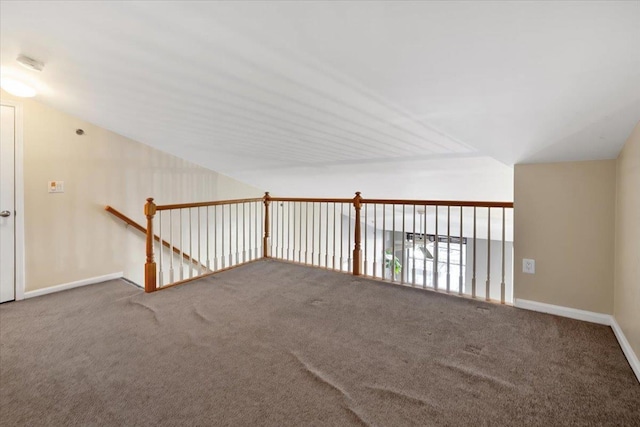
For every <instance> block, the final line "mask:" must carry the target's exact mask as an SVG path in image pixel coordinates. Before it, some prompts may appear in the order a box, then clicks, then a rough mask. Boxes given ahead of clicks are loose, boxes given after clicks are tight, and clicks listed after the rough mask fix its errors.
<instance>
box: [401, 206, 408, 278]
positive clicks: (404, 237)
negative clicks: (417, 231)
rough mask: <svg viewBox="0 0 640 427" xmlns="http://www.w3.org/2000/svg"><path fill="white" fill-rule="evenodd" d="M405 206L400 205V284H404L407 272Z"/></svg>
mask: <svg viewBox="0 0 640 427" xmlns="http://www.w3.org/2000/svg"><path fill="white" fill-rule="evenodd" d="M406 206H407V205H405V204H403V205H402V258H401V259H402V268H401V270H400V284H404V282H405V280H404V276H405V272H406V271H407V259H406V258H407V257H406V248H405V242H406V241H407V233H406V232H405V227H404V225H405V218H406V216H407V213H406Z"/></svg>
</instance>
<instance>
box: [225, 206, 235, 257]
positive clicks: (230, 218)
mask: <svg viewBox="0 0 640 427" xmlns="http://www.w3.org/2000/svg"><path fill="white" fill-rule="evenodd" d="M227 206H229V267H231V266H232V265H233V214H232V213H231V205H230V204H229V205H227ZM236 231H237V230H236Z"/></svg>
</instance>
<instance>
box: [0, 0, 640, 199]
mask: <svg viewBox="0 0 640 427" xmlns="http://www.w3.org/2000/svg"><path fill="white" fill-rule="evenodd" d="M0 14H1V26H0V35H1V39H0V47H1V65H2V76H3V77H5V76H13V77H19V78H21V79H23V80H26V81H30V82H31V83H32V84H34V85H36V86H37V87H38V88H39V90H40V92H39V95H38V96H37V99H38V100H39V101H41V102H43V103H45V104H48V105H51V106H53V107H56V108H59V109H61V110H63V111H66V112H68V113H71V114H73V115H76V116H78V117H80V118H82V119H85V120H88V121H90V122H93V123H95V124H97V125H100V126H103V127H105V128H108V129H110V130H113V131H115V132H118V133H120V134H122V135H125V136H128V137H130V138H133V139H135V140H138V141H140V142H143V143H145V144H148V145H151V146H154V147H157V148H159V149H162V150H165V151H167V152H170V153H173V154H175V155H178V156H180V157H183V158H185V159H188V160H191V161H194V162H196V163H198V164H201V165H203V166H206V167H209V168H211V169H214V170H217V171H220V172H223V173H225V174H228V175H230V176H232V177H234V178H237V179H240V180H242V181H245V182H247V183H249V184H253V185H255V186H258V187H261V188H264V189H268V190H270V191H272V193H275V194H281V195H292V196H336V197H348V196H350V195H351V194H352V193H353V191H356V190H360V191H362V192H363V194H364V195H365V196H369V197H374V196H375V197H408V198H431V199H476V200H481V199H484V200H510V199H512V189H513V182H512V176H513V173H512V169H513V168H512V167H513V165H514V164H515V163H519V162H551V161H568V160H588V159H607V158H615V157H616V156H617V154H618V152H619V151H620V148H621V147H622V145H623V143H624V141H625V139H626V137H627V136H628V135H629V133H630V132H631V129H632V128H633V126H634V125H635V123H636V122H637V121H638V119H640V25H638V22H640V2H526V3H524V2H461V3H457V2H371V3H368V2H104V3H102V2H42V3H40V2H2V3H0ZM20 53H22V54H26V55H28V56H31V57H34V58H36V59H38V60H40V61H43V62H44V63H45V64H46V65H45V69H44V71H43V72H42V73H38V74H36V73H34V72H32V71H28V70H25V69H23V68H21V67H20V66H19V65H18V64H17V62H16V61H15V60H16V57H17V56H18V54H20Z"/></svg>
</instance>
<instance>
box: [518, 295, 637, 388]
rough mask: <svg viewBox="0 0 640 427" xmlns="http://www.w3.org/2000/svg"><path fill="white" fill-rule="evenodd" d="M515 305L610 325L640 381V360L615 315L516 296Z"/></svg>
mask: <svg viewBox="0 0 640 427" xmlns="http://www.w3.org/2000/svg"><path fill="white" fill-rule="evenodd" d="M513 305H514V306H515V307H518V308H523V309H525V310H532V311H538V312H541V313H548V314H555V315H556V316H562V317H568V318H570V319H576V320H583V321H585V322H591V323H597V324H599V325H606V326H610V327H611V329H613V333H614V334H615V336H616V339H617V340H618V344H620V347H621V348H622V352H623V353H624V355H625V357H626V358H627V361H628V362H629V365H631V369H632V370H633V373H634V374H636V378H637V379H638V382H640V360H638V356H637V355H636V353H635V352H634V351H633V349H632V348H631V344H629V341H628V340H627V337H625V335H624V332H622V329H621V328H620V325H618V322H617V321H616V319H615V317H613V316H612V315H610V314H603V313H595V312H593V311H586V310H578V309H577V308H570V307H562V306H560V305H553V304H545V303H543V302H537V301H529V300H524V299H519V298H516V299H515V300H514V303H513Z"/></svg>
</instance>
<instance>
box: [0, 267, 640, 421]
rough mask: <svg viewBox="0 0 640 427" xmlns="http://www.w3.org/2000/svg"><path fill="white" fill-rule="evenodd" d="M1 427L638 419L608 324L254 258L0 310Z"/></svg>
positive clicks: (637, 399) (628, 374) (637, 403)
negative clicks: (201, 274) (163, 280)
mask: <svg viewBox="0 0 640 427" xmlns="http://www.w3.org/2000/svg"><path fill="white" fill-rule="evenodd" d="M0 424H1V425H3V426H5V425H6V426H15V425H28V426H39V425H47V426H64V425H82V426H92V425H96V426H97V425H122V426H160V425H162V426H164V425H167V426H191V425H193V426H196V425H198V426H209V425H210V426H227V425H229V426H231V425H234V426H248V425H268V426H303V425H304V426H306V425H314V426H321V425H322V426H343V425H344V426H348V425H371V426H410V425H416V426H503V425H504V426H506V425H510V426H558V425H579V426H591V425H594V426H595V425H611V426H633V425H636V426H637V425H640V385H639V384H638V381H637V380H636V378H635V377H634V375H633V373H632V371H631V368H630V367H629V365H628V364H627V362H626V360H625V358H624V355H623V353H622V351H621V349H620V347H619V346H618V344H617V342H616V339H615V337H614V335H613V332H612V331H611V329H610V328H609V327H606V326H599V325H594V324H589V323H585V322H580V321H574V320H569V319H564V318H559V317H555V316H551V315H545V314H539V313H534V312H529V311H524V310H519V309H515V308H512V307H505V306H498V305H492V304H486V303H483V302H479V301H471V300H467V299H460V298H456V297H450V296H446V295H441V294H436V293H433V292H427V291H421V290H416V289H410V288H406V287H400V286H397V285H390V284H383V283H378V282H375V281H371V280H366V279H356V278H354V277H352V276H349V275H345V274H339V273H332V272H327V271H323V270H319V269H315V268H308V267H304V266H297V265H291V264H287V263H282V262H277V261H260V262H256V263H253V264H249V265H246V266H243V267H241V268H237V269H234V270H230V271H226V272H223V273H220V274H217V275H215V276H213V277H210V278H208V279H205V280H201V281H198V282H194V283H191V284H187V285H183V286H179V287H175V288H172V289H168V290H163V291H161V292H156V293H155V294H150V295H146V294H144V293H142V292H141V291H140V290H139V289H137V288H135V287H133V286H131V285H129V284H127V283H125V282H123V281H111V282H107V283H103V284H98V285H92V286H86V287H83V288H78V289H74V290H70V291H66V292H61V293H58V294H51V295H47V296H43V297H39V298H34V299H31V300H26V301H21V302H15V303H8V304H3V305H1V306H0Z"/></svg>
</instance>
